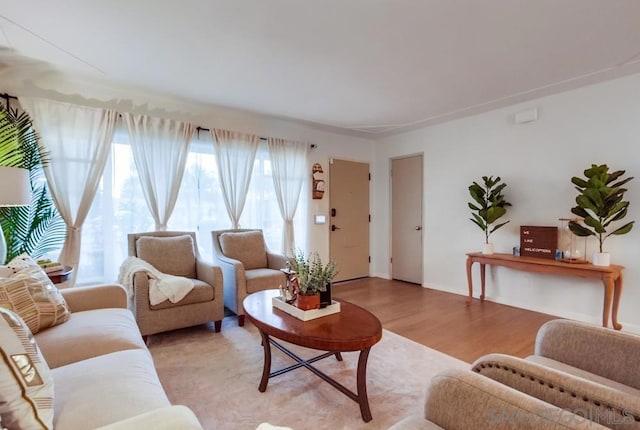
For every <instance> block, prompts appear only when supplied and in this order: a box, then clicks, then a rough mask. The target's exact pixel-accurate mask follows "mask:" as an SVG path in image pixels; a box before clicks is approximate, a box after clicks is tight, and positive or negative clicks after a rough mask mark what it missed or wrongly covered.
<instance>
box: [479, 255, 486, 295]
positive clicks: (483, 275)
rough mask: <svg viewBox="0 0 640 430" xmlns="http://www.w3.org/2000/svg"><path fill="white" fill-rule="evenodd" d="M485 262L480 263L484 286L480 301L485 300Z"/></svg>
mask: <svg viewBox="0 0 640 430" xmlns="http://www.w3.org/2000/svg"><path fill="white" fill-rule="evenodd" d="M485 269H486V268H485V264H484V263H480V285H481V286H482V290H481V291H482V293H481V294H480V301H481V302H484V286H485V281H484V280H485V272H486V270H485Z"/></svg>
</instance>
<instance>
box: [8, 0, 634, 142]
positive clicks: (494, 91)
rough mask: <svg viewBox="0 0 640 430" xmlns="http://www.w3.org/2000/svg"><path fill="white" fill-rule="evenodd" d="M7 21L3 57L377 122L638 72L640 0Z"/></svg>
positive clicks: (434, 0) (38, 3)
mask: <svg viewBox="0 0 640 430" xmlns="http://www.w3.org/2000/svg"><path fill="white" fill-rule="evenodd" d="M0 30H1V32H0V46H2V47H3V48H4V49H3V50H2V52H4V53H5V55H4V58H0V62H2V63H4V65H3V66H4V67H5V68H7V67H9V68H10V67H13V66H15V65H13V64H11V63H12V61H15V58H21V57H28V58H33V59H37V60H40V61H44V62H46V63H48V64H49V65H50V66H51V67H55V69H57V70H59V71H62V72H65V73H66V72H69V73H81V74H88V75H91V76H93V77H94V78H95V79H98V80H100V81H105V82H110V83H112V84H115V85H123V86H127V87H133V88H136V89H139V90H141V91H147V92H154V93H162V94H168V95H172V96H174V95H175V96H180V97H183V98H187V99H190V100H194V101H197V102H203V103H207V104H211V105H217V106H229V107H234V108H239V109H244V110H249V111H253V112H258V113H262V114H268V115H274V116H280V117H288V118H293V119H297V120H304V121H310V122H313V123H318V124H323V125H328V126H333V127H340V128H344V129H350V130H359V131H363V132H367V133H372V134H378V135H386V134H389V133H392V132H397V131H400V130H405V129H408V128H415V127H417V126H421V125H428V124H431V123H434V122H439V121H443V120H446V119H451V118H456V117H460V116H463V115H468V114H471V113H476V112H480V111H483V110H489V109H492V108H496V107H499V106H504V105H508V104H512V103H515V102H519V101H524V100H527V99H532V98H535V97H539V96H541V95H546V94H551V93H554V92H558V91H563V90H566V89H570V88H575V87H578V86H581V85H585V84H589V83H593V82H598V81H602V80H605V79H611V78H614V77H617V76H623V75H626V74H630V73H638V72H640V1H638V0H482V1H481V0H181V1H175V0H56V1H51V0H30V1H25V0H21V1H18V0H0ZM6 53H13V54H19V56H17V55H14V56H13V57H12V56H7V55H6ZM21 67H23V68H24V61H23V64H22V65H21ZM0 87H1V82H0ZM1 89H2V88H0V90H1Z"/></svg>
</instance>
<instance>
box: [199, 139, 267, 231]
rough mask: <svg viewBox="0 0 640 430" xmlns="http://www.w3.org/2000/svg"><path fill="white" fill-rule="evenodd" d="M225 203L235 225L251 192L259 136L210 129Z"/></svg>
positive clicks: (234, 226)
mask: <svg viewBox="0 0 640 430" xmlns="http://www.w3.org/2000/svg"><path fill="white" fill-rule="evenodd" d="M211 137H212V138H213V147H214V154H215V156H216V163H217V165H218V175H219V178H220V185H221V186H222V195H223V197H224V204H225V206H226V208H227V213H228V214H229V219H230V220H231V224H232V227H233V228H238V227H239V226H240V223H239V221H240V216H241V215H242V210H243V209H244V204H245V202H246V199H247V193H248V192H249V183H250V182H251V173H252V172H253V161H254V159H255V157H256V151H257V149H258V143H259V141H260V138H259V137H258V136H255V135H252V134H246V133H238V132H233V131H228V130H219V129H214V130H211Z"/></svg>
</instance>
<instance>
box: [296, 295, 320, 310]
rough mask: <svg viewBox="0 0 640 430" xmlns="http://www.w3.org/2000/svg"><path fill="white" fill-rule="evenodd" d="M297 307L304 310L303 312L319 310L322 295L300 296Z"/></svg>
mask: <svg viewBox="0 0 640 430" xmlns="http://www.w3.org/2000/svg"><path fill="white" fill-rule="evenodd" d="M296 306H297V307H298V309H302V310H303V311H308V310H311V309H318V308H320V294H314V295H313V296H304V295H302V294H298V298H297V299H296Z"/></svg>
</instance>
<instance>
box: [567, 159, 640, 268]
mask: <svg viewBox="0 0 640 430" xmlns="http://www.w3.org/2000/svg"><path fill="white" fill-rule="evenodd" d="M624 174H625V171H624V170H616V171H615V172H609V167H608V166H607V165H606V164H601V165H596V164H592V165H591V167H590V168H588V169H586V170H585V171H584V176H585V178H579V177H577V176H574V177H572V178H571V182H572V183H573V184H574V185H575V188H576V190H577V191H578V193H579V194H578V195H577V196H576V206H574V207H573V208H571V212H572V213H574V214H575V215H578V216H579V217H581V218H583V219H584V221H583V222H584V224H585V225H582V224H580V223H579V222H575V221H572V222H570V223H569V229H570V230H571V231H572V232H573V233H574V234H575V235H576V236H582V237H585V236H595V237H596V238H598V242H599V248H598V249H599V252H596V253H594V254H593V264H594V265H596V266H608V265H609V263H610V256H609V253H607V252H604V250H603V244H604V241H605V239H607V238H608V237H609V236H611V235H622V234H627V233H629V232H630V231H631V229H632V228H633V223H634V222H635V221H630V222H628V223H626V224H624V225H622V226H619V227H617V228H614V226H613V225H612V223H616V222H617V221H620V220H622V219H623V218H624V217H625V216H626V215H627V209H628V207H629V202H628V201H625V200H623V199H624V193H625V192H626V191H627V189H626V188H623V185H624V184H626V183H627V182H629V181H630V180H632V179H633V177H630V178H626V179H622V176H623V175H624Z"/></svg>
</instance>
